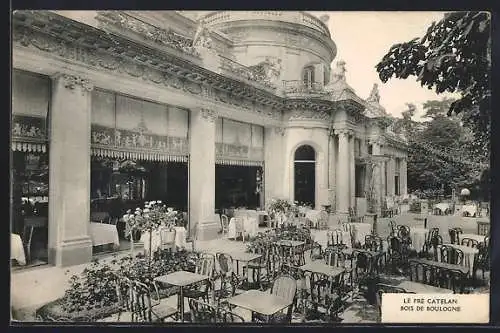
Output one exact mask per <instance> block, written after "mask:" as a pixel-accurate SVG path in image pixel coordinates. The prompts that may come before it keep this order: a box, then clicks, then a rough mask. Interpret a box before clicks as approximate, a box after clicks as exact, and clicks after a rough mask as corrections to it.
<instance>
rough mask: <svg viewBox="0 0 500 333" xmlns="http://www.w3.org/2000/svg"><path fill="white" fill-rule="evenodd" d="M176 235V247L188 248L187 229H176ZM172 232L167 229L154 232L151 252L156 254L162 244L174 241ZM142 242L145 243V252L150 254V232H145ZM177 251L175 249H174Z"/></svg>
mask: <svg viewBox="0 0 500 333" xmlns="http://www.w3.org/2000/svg"><path fill="white" fill-rule="evenodd" d="M174 230H175V235H174V236H173V237H175V238H174V243H173V245H175V247H176V248H177V247H179V248H186V228H184V227H174ZM172 233H173V232H172V231H171V230H169V229H167V228H159V229H156V230H154V231H153V238H152V239H151V252H156V251H158V250H159V249H160V248H161V243H162V242H163V243H164V244H166V243H171V241H172ZM140 241H141V242H143V243H144V250H145V251H146V252H149V232H147V231H146V232H144V233H143V234H142V235H141V240H140ZM173 250H175V248H173Z"/></svg>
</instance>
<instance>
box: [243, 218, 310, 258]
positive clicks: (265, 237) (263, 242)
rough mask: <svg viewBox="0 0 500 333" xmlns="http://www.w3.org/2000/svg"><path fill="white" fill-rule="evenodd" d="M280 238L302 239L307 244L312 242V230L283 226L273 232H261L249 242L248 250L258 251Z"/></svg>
mask: <svg viewBox="0 0 500 333" xmlns="http://www.w3.org/2000/svg"><path fill="white" fill-rule="evenodd" d="M279 240H301V241H305V242H306V244H311V243H312V238H311V232H310V231H309V229H305V228H299V227H297V226H293V225H292V226H283V227H281V228H277V229H274V230H272V231H271V232H266V233H261V232H259V233H258V234H257V235H256V236H255V237H253V238H251V239H250V241H249V242H248V243H247V252H258V251H261V250H262V249H265V248H266V247H267V246H269V245H270V244H273V243H274V242H276V241H279Z"/></svg>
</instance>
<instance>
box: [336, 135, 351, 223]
mask: <svg viewBox="0 0 500 333" xmlns="http://www.w3.org/2000/svg"><path fill="white" fill-rule="evenodd" d="M335 134H336V135H338V137H339V155H338V157H339V158H338V161H337V172H336V176H337V196H336V199H337V214H339V215H340V217H341V219H345V218H346V217H347V216H348V215H349V201H350V194H349V192H350V177H349V174H350V167H351V164H350V160H349V159H350V152H349V151H350V149H349V136H350V135H351V134H352V131H350V130H348V129H340V130H335Z"/></svg>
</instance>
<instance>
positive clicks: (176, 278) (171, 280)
mask: <svg viewBox="0 0 500 333" xmlns="http://www.w3.org/2000/svg"><path fill="white" fill-rule="evenodd" d="M207 279H208V276H207V275H201V274H196V273H191V272H187V271H177V272H174V273H170V274H167V275H162V276H158V277H156V278H155V279H154V280H155V281H156V282H158V283H161V284H167V285H172V286H177V287H179V294H178V299H177V301H178V308H179V312H180V319H181V322H184V290H183V288H184V287H186V286H189V285H191V284H193V283H198V282H201V281H205V280H207Z"/></svg>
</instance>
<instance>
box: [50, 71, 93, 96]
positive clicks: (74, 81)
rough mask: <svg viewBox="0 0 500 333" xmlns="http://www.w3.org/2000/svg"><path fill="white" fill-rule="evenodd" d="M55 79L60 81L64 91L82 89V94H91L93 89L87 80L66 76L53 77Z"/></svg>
mask: <svg viewBox="0 0 500 333" xmlns="http://www.w3.org/2000/svg"><path fill="white" fill-rule="evenodd" d="M54 78H55V79H57V80H60V81H61V82H62V84H63V86H64V88H66V89H70V90H74V89H75V88H77V87H80V88H81V89H82V93H83V94H84V93H85V92H91V91H92V90H93V89H94V85H93V84H92V83H90V81H89V80H87V79H85V78H82V77H79V76H75V75H68V74H57V75H55V76H54Z"/></svg>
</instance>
